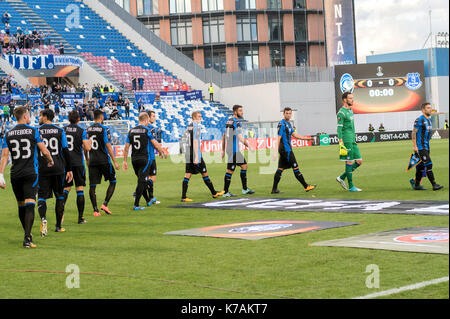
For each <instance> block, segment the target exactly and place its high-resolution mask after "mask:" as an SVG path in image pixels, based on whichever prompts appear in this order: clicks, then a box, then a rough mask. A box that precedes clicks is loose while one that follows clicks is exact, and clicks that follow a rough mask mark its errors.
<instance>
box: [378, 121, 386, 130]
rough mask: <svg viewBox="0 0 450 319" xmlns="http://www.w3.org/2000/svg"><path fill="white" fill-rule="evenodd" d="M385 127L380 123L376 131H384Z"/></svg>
mask: <svg viewBox="0 0 450 319" xmlns="http://www.w3.org/2000/svg"><path fill="white" fill-rule="evenodd" d="M385 131H386V129H385V128H384V126H383V123H380V127H379V128H378V132H385Z"/></svg>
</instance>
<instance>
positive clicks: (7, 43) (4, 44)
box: [3, 34, 9, 49]
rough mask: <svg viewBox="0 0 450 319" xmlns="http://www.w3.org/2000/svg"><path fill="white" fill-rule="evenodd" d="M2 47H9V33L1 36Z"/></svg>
mask: <svg viewBox="0 0 450 319" xmlns="http://www.w3.org/2000/svg"><path fill="white" fill-rule="evenodd" d="M3 48H5V49H7V48H9V35H8V34H5V36H4V37H3Z"/></svg>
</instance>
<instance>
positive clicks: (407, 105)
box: [334, 61, 426, 114]
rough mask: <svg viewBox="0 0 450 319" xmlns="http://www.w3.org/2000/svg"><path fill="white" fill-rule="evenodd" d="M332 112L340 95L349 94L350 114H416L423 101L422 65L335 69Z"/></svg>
mask: <svg viewBox="0 0 450 319" xmlns="http://www.w3.org/2000/svg"><path fill="white" fill-rule="evenodd" d="M334 70H335V72H334V73H335V78H334V85H335V92H336V112H337V111H338V110H339V109H340V108H341V106H342V101H341V97H342V93H344V92H351V93H353V99H354V104H353V112H354V113H355V114H361V113H385V112H403V111H417V110H420V106H421V104H422V103H424V102H425V100H426V94H425V75H424V63H423V61H405V62H387V63H367V64H352V65H337V66H335V68H334Z"/></svg>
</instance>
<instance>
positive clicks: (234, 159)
mask: <svg viewBox="0 0 450 319" xmlns="http://www.w3.org/2000/svg"><path fill="white" fill-rule="evenodd" d="M245 164H247V161H246V160H245V157H244V155H243V154H242V153H241V152H237V153H234V154H233V155H228V164H227V169H228V170H230V171H234V170H235V169H236V166H242V165H245Z"/></svg>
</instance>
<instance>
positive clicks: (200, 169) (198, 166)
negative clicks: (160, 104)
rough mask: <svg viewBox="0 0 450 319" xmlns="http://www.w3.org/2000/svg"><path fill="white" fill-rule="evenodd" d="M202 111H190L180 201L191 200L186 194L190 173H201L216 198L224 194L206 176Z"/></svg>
mask: <svg viewBox="0 0 450 319" xmlns="http://www.w3.org/2000/svg"><path fill="white" fill-rule="evenodd" d="M201 121H202V113H200V112H198V111H196V112H193V113H192V123H191V124H190V125H189V126H188V129H187V135H188V138H187V140H188V141H187V142H188V145H187V150H186V152H185V156H186V173H185V175H184V180H183V187H182V195H181V201H182V202H192V199H190V198H187V197H186V194H187V191H188V186H189V180H190V179H191V176H192V175H196V174H199V173H200V174H202V177H203V182H204V183H205V185H206V186H207V187H208V188H209V190H210V192H211V195H212V197H213V198H217V197H219V196H222V195H223V194H224V192H223V191H221V192H217V191H216V190H215V189H214V186H213V183H212V181H211V179H210V178H209V176H208V171H207V169H206V164H205V161H204V160H203V157H202V152H201V149H200V146H201V142H202V141H201V125H200V123H201Z"/></svg>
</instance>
